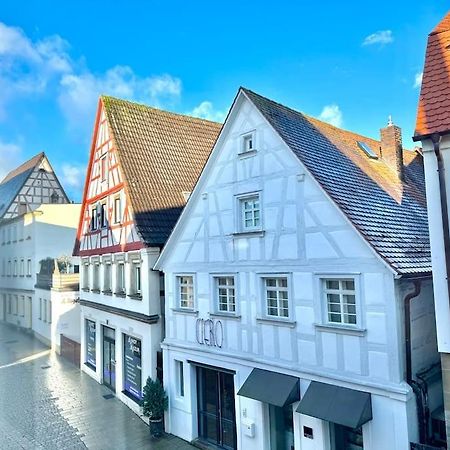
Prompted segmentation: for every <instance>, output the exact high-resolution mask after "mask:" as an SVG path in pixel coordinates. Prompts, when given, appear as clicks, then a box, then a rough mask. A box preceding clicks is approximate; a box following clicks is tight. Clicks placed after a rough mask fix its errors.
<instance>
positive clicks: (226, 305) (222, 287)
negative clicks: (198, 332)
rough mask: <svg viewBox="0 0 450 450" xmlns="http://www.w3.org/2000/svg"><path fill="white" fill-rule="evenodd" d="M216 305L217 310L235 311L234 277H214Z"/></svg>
mask: <svg viewBox="0 0 450 450" xmlns="http://www.w3.org/2000/svg"><path fill="white" fill-rule="evenodd" d="M215 283H216V292H217V307H218V311H219V312H225V313H235V312H236V295H235V287H234V277H216V278H215Z"/></svg>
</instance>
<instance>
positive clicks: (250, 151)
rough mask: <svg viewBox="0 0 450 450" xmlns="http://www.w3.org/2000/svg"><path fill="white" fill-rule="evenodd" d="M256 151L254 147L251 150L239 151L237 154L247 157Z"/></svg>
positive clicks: (253, 154)
mask: <svg viewBox="0 0 450 450" xmlns="http://www.w3.org/2000/svg"><path fill="white" fill-rule="evenodd" d="M256 153H257V150H256V149H255V148H253V149H251V150H247V151H246V152H239V153H238V154H237V155H238V157H239V158H242V159H243V158H249V157H250V156H255V155H256Z"/></svg>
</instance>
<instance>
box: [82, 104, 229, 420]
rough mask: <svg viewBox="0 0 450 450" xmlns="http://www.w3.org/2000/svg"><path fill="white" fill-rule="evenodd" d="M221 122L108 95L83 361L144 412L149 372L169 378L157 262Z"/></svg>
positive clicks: (96, 143) (94, 193)
mask: <svg viewBox="0 0 450 450" xmlns="http://www.w3.org/2000/svg"><path fill="white" fill-rule="evenodd" d="M220 126H221V125H220V124H217V123H213V122H209V121H205V120H200V119H195V118H192V117H187V116H182V115H178V114H172V113H169V112H165V111H161V110H158V109H154V108H150V107H147V106H144V105H140V104H136V103H132V102H128V101H125V100H119V99H115V98H112V97H106V96H103V97H101V98H100V100H99V104H98V111H97V117H96V121H95V127H94V135H93V140H92V147H91V152H90V159H89V166H88V171H87V177H86V182H85V188H84V196H83V206H82V211H81V216H80V222H79V227H78V234H77V241H76V245H75V251H74V254H75V255H77V256H80V257H81V281H80V283H81V292H80V304H81V336H82V343H81V366H82V369H83V370H84V371H85V372H86V373H88V374H89V375H91V376H92V377H93V378H95V379H96V380H97V381H98V382H99V383H103V384H105V385H106V386H108V387H109V388H110V389H111V390H112V391H114V392H115V393H116V396H117V397H118V398H119V399H120V400H122V401H123V402H125V403H126V404H127V405H128V406H129V407H130V408H132V409H133V410H134V411H136V412H139V411H140V408H139V402H140V399H141V395H142V385H143V383H145V380H146V378H147V377H148V376H151V377H152V378H155V377H156V376H157V375H158V373H159V376H160V378H162V376H161V373H160V372H158V370H157V368H158V366H159V367H160V369H161V370H162V363H161V360H160V359H159V360H158V355H160V356H161V351H160V343H161V340H162V336H163V334H162V333H163V324H164V320H162V319H161V300H162V294H163V291H162V289H163V284H162V280H161V277H160V274H159V272H157V271H154V270H153V265H154V264H155V262H156V259H157V258H158V256H159V253H160V249H161V247H162V246H163V245H164V243H165V241H166V239H167V238H168V236H169V234H170V232H171V230H172V228H173V226H174V224H175V222H176V220H177V219H178V216H179V214H180V212H181V210H182V208H183V207H184V204H185V202H186V199H187V197H188V196H189V193H190V191H191V190H192V189H193V186H194V184H195V182H196V180H197V178H198V176H199V174H200V172H201V169H202V167H203V165H204V164H205V161H206V159H207V157H208V155H209V152H210V150H211V148H212V146H213V144H214V141H215V139H216V137H217V135H218V133H219V130H220Z"/></svg>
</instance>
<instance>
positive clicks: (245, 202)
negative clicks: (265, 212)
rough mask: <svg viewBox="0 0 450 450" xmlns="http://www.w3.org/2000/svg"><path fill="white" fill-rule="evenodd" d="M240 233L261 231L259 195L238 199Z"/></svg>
mask: <svg viewBox="0 0 450 450" xmlns="http://www.w3.org/2000/svg"><path fill="white" fill-rule="evenodd" d="M239 206H240V216H241V217H240V219H241V220H240V226H241V231H253V230H259V229H261V207H260V201H259V195H258V194H256V195H252V196H249V197H241V198H239Z"/></svg>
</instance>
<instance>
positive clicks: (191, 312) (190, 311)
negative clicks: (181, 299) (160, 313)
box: [172, 308, 198, 316]
mask: <svg viewBox="0 0 450 450" xmlns="http://www.w3.org/2000/svg"><path fill="white" fill-rule="evenodd" d="M172 312H174V313H181V314H189V315H191V316H198V311H196V310H195V309H187V308H172Z"/></svg>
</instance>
